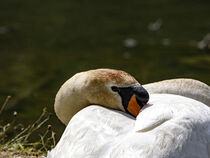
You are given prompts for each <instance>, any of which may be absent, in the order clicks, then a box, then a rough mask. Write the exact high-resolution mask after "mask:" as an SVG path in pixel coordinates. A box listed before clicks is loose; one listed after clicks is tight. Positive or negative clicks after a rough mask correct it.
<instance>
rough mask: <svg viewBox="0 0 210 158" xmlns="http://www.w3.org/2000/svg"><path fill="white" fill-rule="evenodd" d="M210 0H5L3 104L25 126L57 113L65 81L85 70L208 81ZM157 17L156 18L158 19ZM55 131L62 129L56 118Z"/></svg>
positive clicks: (144, 79) (0, 6)
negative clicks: (204, 44) (201, 45)
mask: <svg viewBox="0 0 210 158" xmlns="http://www.w3.org/2000/svg"><path fill="white" fill-rule="evenodd" d="M209 7H210V2H209V1H207V0H206V1H202V2H201V1H196V0H195V1H184V2H183V1H178V0H174V1H170V2H169V1H166V0H160V1H155V0H150V1H145V2H143V1H142V2H141V1H138V0H134V1H132V2H131V1H115V2H114V1H109V2H108V1H95V0H94V1H91V2H90V1H86V0H81V1H78V0H72V1H67V0H66V1H62V2H58V1H55V0H51V1H48V0H46V1H39V0H36V1H35V0H32V1H24V0H7V1H1V2H0V12H1V14H0V19H1V20H0V67H1V69H0V79H1V82H0V103H2V102H3V101H4V99H5V97H6V96H7V95H11V96H12V101H11V102H10V107H9V108H8V109H7V113H6V115H5V118H6V117H8V118H9V117H10V116H9V115H10V114H12V112H13V111H14V110H15V111H18V113H20V115H19V120H20V121H21V122H23V123H25V124H27V123H29V122H31V120H34V119H35V118H37V117H38V116H39V114H40V113H41V111H42V108H43V107H45V106H46V107H48V110H49V111H53V102H54V97H55V94H56V92H57V90H58V89H59V87H60V86H61V84H62V83H63V82H64V81H65V80H67V79H68V78H69V77H71V76H72V75H73V74H75V73H77V72H79V71H84V70H88V69H95V68H105V67H106V68H114V69H122V70H125V71H127V72H129V73H131V74H132V75H134V76H135V77H136V78H137V79H138V81H139V82H140V83H142V84H144V83H149V82H154V81H158V80H163V79H169V78H179V77H187V78H195V79H198V80H201V81H203V82H205V83H207V84H210V54H209V52H205V51H203V50H199V49H198V48H197V47H196V45H197V41H200V40H201V39H202V38H203V36H204V35H205V34H207V33H208V32H210V23H209V15H210V10H209ZM158 22H159V23H158ZM52 123H53V124H54V128H55V130H56V131H57V132H58V133H61V132H62V131H63V129H64V126H63V125H62V124H61V123H60V122H59V121H58V120H57V119H56V117H54V118H53V119H52Z"/></svg>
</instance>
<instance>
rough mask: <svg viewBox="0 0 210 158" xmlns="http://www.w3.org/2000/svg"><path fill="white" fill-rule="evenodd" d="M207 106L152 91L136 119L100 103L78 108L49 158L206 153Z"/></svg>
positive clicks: (209, 146)
mask: <svg viewBox="0 0 210 158" xmlns="http://www.w3.org/2000/svg"><path fill="white" fill-rule="evenodd" d="M209 116H210V109H209V107H207V106H206V105H205V104H203V103H201V102H198V101H196V100H193V99H189V98H186V97H181V96H177V95H169V94H153V95H151V96H150V101H149V106H148V107H147V106H145V109H143V110H142V112H141V113H140V114H139V115H138V117H137V120H135V119H133V118H130V117H129V116H128V115H125V113H120V112H118V111H114V110H110V109H107V108H103V107H100V106H89V107H87V108H85V109H83V110H81V111H80V112H78V113H77V114H76V115H75V116H74V117H73V118H72V120H71V121H70V123H69V124H68V126H67V128H66V130H65V131H64V133H63V135H62V138H61V139H60V141H59V143H58V144H57V146H56V147H55V149H53V150H52V151H51V152H50V153H49V154H48V157H49V158H55V157H59V158H84V157H85V158H152V157H154V158H169V157H170V158H173V157H174V158H178V157H181V158H209V157H210V117H209Z"/></svg>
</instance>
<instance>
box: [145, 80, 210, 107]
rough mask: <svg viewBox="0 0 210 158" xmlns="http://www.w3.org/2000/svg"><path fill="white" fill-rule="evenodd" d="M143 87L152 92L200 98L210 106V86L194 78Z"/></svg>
mask: <svg viewBox="0 0 210 158" xmlns="http://www.w3.org/2000/svg"><path fill="white" fill-rule="evenodd" d="M143 87H144V88H145V89H146V90H147V91H148V92H149V93H150V94H154V93H167V94H177V95H181V96H185V97H188V98H192V99H195V100H198V101H200V102H202V103H204V104H206V105H208V106H209V107H210V87H209V86H208V85H207V84H205V83H203V82H200V81H197V80H193V79H171V80H164V81H160V82H155V83H150V84H145V85H143Z"/></svg>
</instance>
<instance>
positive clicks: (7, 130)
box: [0, 96, 55, 158]
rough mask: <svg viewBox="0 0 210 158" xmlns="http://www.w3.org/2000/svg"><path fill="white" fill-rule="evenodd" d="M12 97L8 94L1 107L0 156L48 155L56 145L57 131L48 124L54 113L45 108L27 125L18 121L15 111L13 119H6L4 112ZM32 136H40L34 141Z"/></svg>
mask: <svg viewBox="0 0 210 158" xmlns="http://www.w3.org/2000/svg"><path fill="white" fill-rule="evenodd" d="M10 99H11V97H10V96H8V97H7V98H6V100H5V101H4V103H3V105H2V106H1V108H0V157H1V158H6V157H7V158H8V157H30V158H32V157H41V156H42V155H46V152H47V151H48V150H50V149H52V148H53V147H54V146H55V132H54V131H53V130H52V127H51V125H49V124H48V125H47V122H48V120H49V119H50V118H51V116H52V114H51V113H49V112H47V110H46V108H44V109H43V111H42V113H41V115H40V116H39V118H38V119H37V120H36V121H35V122H34V123H32V124H29V125H28V126H26V127H24V125H22V124H21V123H18V121H17V120H18V114H17V112H14V113H13V116H11V117H12V118H11V120H9V121H8V120H4V118H3V117H2V114H3V112H4V110H5V107H6V106H7V104H8V102H9V100H10ZM41 130H42V131H44V132H41ZM31 136H33V137H36V136H38V137H37V140H35V141H32V140H31V139H30V137H31Z"/></svg>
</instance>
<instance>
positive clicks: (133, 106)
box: [127, 94, 146, 117]
mask: <svg viewBox="0 0 210 158" xmlns="http://www.w3.org/2000/svg"><path fill="white" fill-rule="evenodd" d="M142 104H143V105H146V104H145V103H143V102H142ZM127 109H128V111H129V112H130V113H131V114H132V115H133V116H135V117H137V116H138V114H139V112H140V110H141V106H140V105H139V104H138V103H137V101H136V95H135V94H134V95H133V96H132V97H131V99H130V101H129V103H128V107H127Z"/></svg>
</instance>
